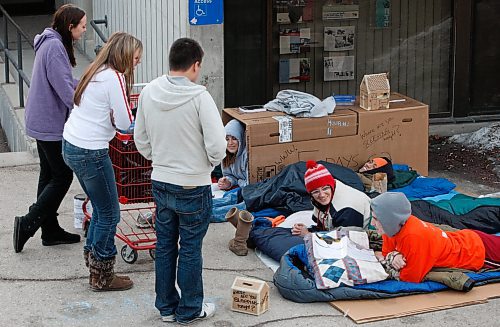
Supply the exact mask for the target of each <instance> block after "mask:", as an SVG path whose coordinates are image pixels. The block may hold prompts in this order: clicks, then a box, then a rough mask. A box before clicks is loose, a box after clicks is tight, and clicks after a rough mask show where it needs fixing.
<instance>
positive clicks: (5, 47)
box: [0, 5, 35, 107]
mask: <svg viewBox="0 0 500 327" xmlns="http://www.w3.org/2000/svg"><path fill="white" fill-rule="evenodd" d="M0 12H1V13H0V15H1V16H2V17H3V27H4V31H3V32H4V33H3V38H0V50H1V51H3V52H4V56H5V82H6V83H9V82H10V81H9V79H10V77H9V75H10V67H9V63H12V65H13V66H14V68H15V69H16V70H17V74H18V77H19V81H18V85H19V105H20V106H21V107H24V85H23V82H24V83H25V84H26V85H27V86H28V87H30V83H31V81H30V79H29V77H28V76H27V75H26V73H25V72H24V70H23V46H22V45H23V38H24V39H25V40H26V41H27V42H28V44H29V45H30V46H31V48H33V49H35V47H34V45H33V43H32V41H31V40H30V38H29V37H28V36H27V35H26V33H24V31H23V30H22V29H21V27H19V25H17V24H16V22H15V21H14V20H13V19H12V17H10V15H9V14H8V13H7V11H5V8H4V7H3V6H2V5H0ZM9 23H11V24H12V26H14V28H15V29H16V32H17V61H16V56H15V54H14V53H13V52H12V50H10V49H9V30H8V27H9Z"/></svg>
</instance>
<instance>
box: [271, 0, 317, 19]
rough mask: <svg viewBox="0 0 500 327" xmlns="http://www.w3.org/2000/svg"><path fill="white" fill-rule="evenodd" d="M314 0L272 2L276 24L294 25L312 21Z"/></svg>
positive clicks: (279, 0) (275, 0) (276, 0)
mask: <svg viewBox="0 0 500 327" xmlns="http://www.w3.org/2000/svg"><path fill="white" fill-rule="evenodd" d="M313 5H314V0H274V8H275V9H276V22H277V23H278V24H295V23H302V22H309V21H312V20H313Z"/></svg>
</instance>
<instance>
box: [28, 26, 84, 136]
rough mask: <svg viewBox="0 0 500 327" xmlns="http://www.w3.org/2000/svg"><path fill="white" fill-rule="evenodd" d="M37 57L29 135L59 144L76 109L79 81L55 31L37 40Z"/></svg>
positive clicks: (32, 82) (30, 106)
mask: <svg viewBox="0 0 500 327" xmlns="http://www.w3.org/2000/svg"><path fill="white" fill-rule="evenodd" d="M35 54H36V55H35V62H34V65H33V74H32V76H31V86H30V90H29V93H28V100H27V102H26V111H25V119H26V133H27V134H28V135H29V136H31V137H33V138H35V139H37V140H41V141H60V140H62V132H63V128H64V123H65V122H66V119H68V116H69V113H70V111H71V109H73V95H74V89H75V87H76V80H74V79H73V75H72V67H71V63H70V62H69V57H68V53H67V52H66V49H65V48H64V45H63V43H62V37H61V35H60V34H59V33H58V32H56V31H55V30H53V29H52V28H46V29H45V30H44V31H43V33H42V34H38V35H37V36H36V37H35Z"/></svg>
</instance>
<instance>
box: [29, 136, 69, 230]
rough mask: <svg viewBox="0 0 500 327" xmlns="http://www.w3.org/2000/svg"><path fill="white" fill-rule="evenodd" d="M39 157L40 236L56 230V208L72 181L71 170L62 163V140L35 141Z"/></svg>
mask: <svg viewBox="0 0 500 327" xmlns="http://www.w3.org/2000/svg"><path fill="white" fill-rule="evenodd" d="M36 144H37V149H38V156H39V157H40V176H39V177H38V191H37V200H36V205H37V206H38V207H39V208H40V211H41V212H43V213H44V215H45V219H44V220H43V223H42V226H41V227H42V237H44V236H50V234H51V233H52V232H57V231H58V229H59V224H58V222H57V210H58V209H59V206H60V205H61V202H62V200H63V199H64V196H65V195H66V193H67V192H68V190H69V187H70V186H71V182H72V181H73V172H72V171H71V169H70V168H69V167H68V166H67V165H66V164H65V163H64V160H63V157H62V149H61V145H62V141H40V140H37V141H36Z"/></svg>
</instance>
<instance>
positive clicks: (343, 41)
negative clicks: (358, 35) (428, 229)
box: [324, 26, 355, 51]
mask: <svg viewBox="0 0 500 327" xmlns="http://www.w3.org/2000/svg"><path fill="white" fill-rule="evenodd" d="M354 29H355V26H337V27H325V44H324V48H325V51H347V50H354V37H355V34H354Z"/></svg>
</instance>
